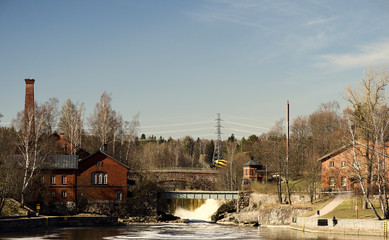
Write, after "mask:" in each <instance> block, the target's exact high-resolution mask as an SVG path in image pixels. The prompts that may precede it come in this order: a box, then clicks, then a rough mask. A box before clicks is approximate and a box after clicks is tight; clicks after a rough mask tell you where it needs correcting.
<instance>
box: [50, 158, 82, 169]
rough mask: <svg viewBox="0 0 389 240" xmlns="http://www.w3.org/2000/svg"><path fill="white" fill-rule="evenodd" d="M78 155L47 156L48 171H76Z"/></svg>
mask: <svg viewBox="0 0 389 240" xmlns="http://www.w3.org/2000/svg"><path fill="white" fill-rule="evenodd" d="M78 157H79V156H78V155H48V156H47V157H46V159H47V163H48V167H47V168H48V169H78Z"/></svg>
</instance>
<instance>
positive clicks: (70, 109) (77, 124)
mask: <svg viewBox="0 0 389 240" xmlns="http://www.w3.org/2000/svg"><path fill="white" fill-rule="evenodd" d="M83 113H84V104H83V103H82V104H74V103H73V102H72V100H70V99H67V100H66V103H65V104H64V105H63V106H62V109H61V113H60V114H61V116H60V118H59V123H58V131H59V132H61V133H64V134H65V138H66V139H67V140H69V142H70V152H71V153H72V154H74V153H75V151H76V150H77V148H80V147H81V139H82V138H81V136H82V131H83Z"/></svg>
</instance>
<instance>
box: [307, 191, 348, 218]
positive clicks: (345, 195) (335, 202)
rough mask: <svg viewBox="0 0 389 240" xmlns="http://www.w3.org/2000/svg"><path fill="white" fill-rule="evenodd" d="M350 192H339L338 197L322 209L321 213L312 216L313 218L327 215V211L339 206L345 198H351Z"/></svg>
mask: <svg viewBox="0 0 389 240" xmlns="http://www.w3.org/2000/svg"><path fill="white" fill-rule="evenodd" d="M350 194H351V193H341V194H337V195H336V197H335V198H334V200H332V201H331V202H330V203H328V204H327V205H325V206H324V207H323V208H322V209H320V210H319V211H320V215H317V214H315V215H313V216H312V217H313V218H319V217H320V216H323V215H326V214H327V213H329V212H331V211H332V210H334V209H335V208H336V207H337V206H339V205H340V204H341V203H342V202H343V201H344V200H346V199H347V198H350V196H351V195H350Z"/></svg>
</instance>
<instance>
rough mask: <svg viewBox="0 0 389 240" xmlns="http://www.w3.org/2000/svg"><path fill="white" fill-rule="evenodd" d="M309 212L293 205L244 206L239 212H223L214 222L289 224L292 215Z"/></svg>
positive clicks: (255, 224)
mask: <svg viewBox="0 0 389 240" xmlns="http://www.w3.org/2000/svg"><path fill="white" fill-rule="evenodd" d="M308 212H310V210H307V209H301V208H296V207H293V206H274V207H267V208H263V209H250V208H245V209H243V210H241V211H240V212H232V213H228V212H226V213H223V214H221V216H220V219H219V220H217V221H216V223H220V224H237V225H253V226H257V225H289V224H290V223H292V217H295V216H302V215H304V214H306V213H308Z"/></svg>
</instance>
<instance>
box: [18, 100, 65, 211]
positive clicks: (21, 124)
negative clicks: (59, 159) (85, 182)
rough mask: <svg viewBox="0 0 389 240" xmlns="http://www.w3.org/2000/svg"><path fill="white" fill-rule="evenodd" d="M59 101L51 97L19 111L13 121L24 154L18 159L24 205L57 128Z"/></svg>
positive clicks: (19, 147)
mask: <svg viewBox="0 0 389 240" xmlns="http://www.w3.org/2000/svg"><path fill="white" fill-rule="evenodd" d="M57 102H58V101H57V100H56V99H50V100H49V101H48V102H46V103H44V104H42V105H40V106H39V105H37V104H35V110H34V109H30V110H27V112H24V111H22V112H19V113H18V114H17V117H16V119H15V120H14V121H13V127H14V128H15V129H16V133H17V141H18V142H17V147H18V149H19V152H20V153H21V155H22V159H21V160H19V161H18V164H19V165H20V166H21V168H22V170H23V180H22V186H21V204H22V206H23V205H24V203H25V194H26V190H27V188H28V187H29V186H30V184H31V180H32V178H33V176H34V175H35V173H36V170H37V169H38V167H39V166H40V165H41V164H43V162H44V160H45V158H46V155H47V154H48V151H47V148H45V141H46V140H48V139H49V137H50V135H51V133H52V129H53V128H55V125H54V123H55V119H56V114H57V105H56V104H57Z"/></svg>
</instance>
